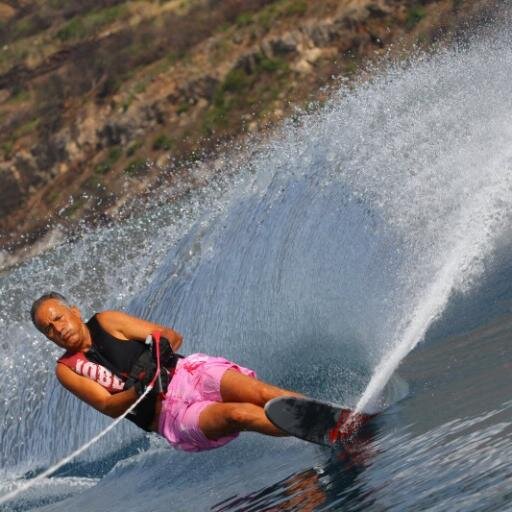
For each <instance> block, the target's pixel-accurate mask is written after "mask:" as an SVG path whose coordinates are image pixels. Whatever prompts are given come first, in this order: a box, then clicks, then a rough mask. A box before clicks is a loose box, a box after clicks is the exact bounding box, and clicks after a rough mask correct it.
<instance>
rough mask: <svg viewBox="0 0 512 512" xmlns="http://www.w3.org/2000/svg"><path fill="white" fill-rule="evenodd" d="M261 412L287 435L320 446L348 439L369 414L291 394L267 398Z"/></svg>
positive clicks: (369, 416) (366, 419)
mask: <svg viewBox="0 0 512 512" xmlns="http://www.w3.org/2000/svg"><path fill="white" fill-rule="evenodd" d="M265 414H266V415H267V418H268V419H269V420H270V421H271V422H272V423H273V424H274V425H275V426H276V427H278V428H280V429H281V430H284V431H285V432H287V433H288V434H290V435H292V436H295V437H298V438H299V439H303V440H304V441H309V442H310V443H316V444H321V445H323V446H332V445H334V444H336V443H339V442H342V441H343V440H346V439H348V438H349V437H351V436H352V435H353V434H354V433H355V432H356V431H357V430H358V429H359V427H361V426H362V425H363V424H364V423H366V421H368V419H370V418H371V417H372V416H371V415H367V414H359V413H357V414H355V415H354V414H352V411H351V410H350V409H346V408H344V407H340V406H339V405H335V404H330V403H328V402H322V401H320V400H314V399H312V398H299V397H292V396H285V397H279V398H274V399H273V400H270V401H269V402H267V404H266V405H265ZM349 418H350V419H349ZM347 420H348V421H347Z"/></svg>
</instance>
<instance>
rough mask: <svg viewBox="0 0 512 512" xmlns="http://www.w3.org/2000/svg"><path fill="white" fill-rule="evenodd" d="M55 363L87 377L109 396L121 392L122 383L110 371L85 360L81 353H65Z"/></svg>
mask: <svg viewBox="0 0 512 512" xmlns="http://www.w3.org/2000/svg"><path fill="white" fill-rule="evenodd" d="M57 363H62V364H65V365H66V366H67V367H68V368H71V369H72V370H73V371H74V372H75V373H77V374H78V375H82V376H83V377H87V378H89V379H91V380H93V381H95V382H97V383H98V384H99V385H100V386H102V387H104V388H105V389H106V390H107V391H108V392H109V393H110V394H115V393H119V392H120V391H123V388H124V381H123V380H122V379H120V378H119V377H118V376H117V375H114V374H113V373H112V372H111V371H110V370H108V369H107V368H105V367H104V366H102V365H101V364H98V363H93V362H92V361H89V359H87V357H86V355H85V354H84V353H83V352H75V353H74V354H69V353H67V352H66V353H65V354H64V355H63V356H62V357H59V359H58V360H57Z"/></svg>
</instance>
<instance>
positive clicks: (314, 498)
mask: <svg viewBox="0 0 512 512" xmlns="http://www.w3.org/2000/svg"><path fill="white" fill-rule="evenodd" d="M376 432H377V425H376V423H375V422H370V423H368V424H366V425H365V427H364V428H363V429H362V430H361V431H360V432H359V433H358V434H356V435H353V437H352V438H351V440H350V442H349V443H345V444H344V445H343V446H339V447H337V448H335V449H332V450H329V449H327V448H326V449H322V451H323V452H325V454H326V455H328V454H330V455H328V460H327V462H326V463H324V464H321V465H317V466H315V467H312V468H309V469H306V470H303V471H299V472H297V473H293V474H291V475H290V476H289V477H287V478H284V479H282V480H280V481H279V482H277V483H275V484H272V485H269V486H267V487H265V488H263V489H260V490H258V491H256V492H252V493H250V494H248V495H246V496H235V497H231V498H229V499H227V500H224V501H222V502H221V503H217V504H216V505H214V506H213V507H212V509H211V510H212V511H213V512H228V511H234V510H237V511H244V512H256V511H269V512H270V511H276V512H277V511H296V512H312V511H313V510H320V509H322V506H323V505H329V506H330V505H331V504H332V503H333V502H338V501H339V500H343V501H344V502H347V503H349V502H350V503H354V502H357V501H358V495H359V494H360V489H359V488H358V487H357V486H354V483H355V482H356V481H357V478H358V476H359V475H360V473H361V472H363V471H364V470H365V468H367V467H368V466H369V465H370V464H371V462H372V459H373V458H374V456H375V455H376V452H375V447H374V446H373V439H374V437H375V435H376Z"/></svg>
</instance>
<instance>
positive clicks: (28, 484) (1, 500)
mask: <svg viewBox="0 0 512 512" xmlns="http://www.w3.org/2000/svg"><path fill="white" fill-rule="evenodd" d="M152 387H153V386H148V387H147V388H146V389H145V391H144V393H143V394H142V395H141V396H140V397H139V398H138V399H137V401H136V402H134V404H133V405H131V406H130V407H129V408H128V409H127V410H126V411H125V412H124V413H123V414H122V415H121V416H119V417H118V418H116V419H115V420H114V421H113V422H112V423H111V424H110V425H108V426H107V427H106V428H105V429H104V430H102V431H101V432H100V433H99V434H98V435H97V436H95V437H93V438H92V439H90V440H89V441H87V443H85V444H84V445H82V446H81V447H80V448H78V450H75V451H74V452H73V453H70V454H69V455H68V456H67V457H65V458H64V459H62V460H61V461H60V462H57V464H54V465H53V466H51V467H50V468H48V469H47V470H46V471H44V472H43V473H41V474H40V475H37V476H36V477H34V478H32V479H31V480H28V481H27V482H25V483H24V484H21V485H20V486H18V487H17V488H16V489H15V490H14V491H11V492H9V493H7V494H4V495H3V496H2V497H0V505H2V504H3V503H5V502H6V501H9V500H11V499H12V498H15V497H16V496H17V495H18V494H20V493H21V492H23V491H26V490H27V489H29V488H30V487H32V486H33V485H34V484H36V483H37V482H39V481H40V480H43V478H46V477H48V476H50V475H51V474H52V473H55V471H57V470H58V469H59V468H61V467H62V466H64V464H67V463H68V462H69V461H70V460H71V459H74V458H75V457H76V456H78V455H80V454H81V453H82V452H84V451H85V450H87V448H89V446H91V445H93V444H94V443H95V442H96V441H98V440H100V439H101V438H102V437H103V436H104V435H105V434H107V433H108V432H110V431H111V430H112V429H113V428H114V427H115V426H116V425H117V424H118V423H119V422H120V421H121V420H122V419H124V418H125V417H126V416H127V415H128V414H130V412H132V411H133V409H135V407H137V405H139V403H140V402H141V401H142V400H143V399H144V397H145V396H146V395H147V394H148V393H149V392H150V391H151V389H152Z"/></svg>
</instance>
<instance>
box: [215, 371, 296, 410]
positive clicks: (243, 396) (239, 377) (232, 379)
mask: <svg viewBox="0 0 512 512" xmlns="http://www.w3.org/2000/svg"><path fill="white" fill-rule="evenodd" d="M220 394H221V396H222V401H223V402H243V403H248V404H254V405H258V406H259V407H263V406H264V405H265V404H266V403H267V402H268V401H269V400H272V398H276V397H278V396H303V395H301V394H300V393H295V392H293V391H287V390H286V389H281V388H278V387H277V386H272V385H271V384H267V383H265V382H262V381H261V380H258V379H254V378H253V377H248V376H247V375H244V374H242V373H240V372H237V371H236V370H227V371H226V372H224V375H223V376H222V379H221V381H220ZM262 412H263V411H262ZM263 414H264V413H263Z"/></svg>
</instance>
